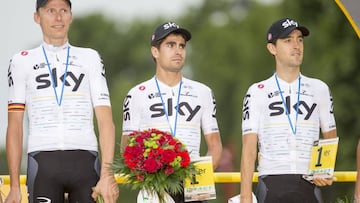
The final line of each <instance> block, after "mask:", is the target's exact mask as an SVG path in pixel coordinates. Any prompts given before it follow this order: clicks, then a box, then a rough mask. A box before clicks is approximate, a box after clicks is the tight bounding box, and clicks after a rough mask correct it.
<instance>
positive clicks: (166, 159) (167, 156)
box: [160, 149, 177, 164]
mask: <svg viewBox="0 0 360 203" xmlns="http://www.w3.org/2000/svg"><path fill="white" fill-rule="evenodd" d="M176 156H177V154H176V152H174V150H171V149H165V150H164V153H162V155H161V159H160V160H161V163H166V164H168V163H171V162H172V161H174V159H175V158H176Z"/></svg>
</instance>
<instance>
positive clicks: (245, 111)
mask: <svg viewBox="0 0 360 203" xmlns="http://www.w3.org/2000/svg"><path fill="white" fill-rule="evenodd" d="M250 97H251V96H250V94H247V95H245V98H244V105H243V120H247V119H249V118H250V112H249V103H250Z"/></svg>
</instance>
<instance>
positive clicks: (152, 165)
mask: <svg viewBox="0 0 360 203" xmlns="http://www.w3.org/2000/svg"><path fill="white" fill-rule="evenodd" d="M159 168H161V164H160V163H159V162H157V161H156V160H155V159H147V160H145V162H144V169H145V170H146V172H148V173H155V172H156V171H157V170H158V169H159Z"/></svg>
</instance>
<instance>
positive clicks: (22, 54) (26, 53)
mask: <svg viewBox="0 0 360 203" xmlns="http://www.w3.org/2000/svg"><path fill="white" fill-rule="evenodd" d="M20 54H21V56H27V55H28V54H29V52H27V51H22V52H21V53H20Z"/></svg>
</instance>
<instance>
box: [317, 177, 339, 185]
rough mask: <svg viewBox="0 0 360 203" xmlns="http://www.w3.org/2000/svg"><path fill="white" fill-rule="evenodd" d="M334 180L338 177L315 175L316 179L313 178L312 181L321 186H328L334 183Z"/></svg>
mask: <svg viewBox="0 0 360 203" xmlns="http://www.w3.org/2000/svg"><path fill="white" fill-rule="evenodd" d="M334 180H336V177H331V178H318V177H314V179H313V180H312V182H313V183H314V184H315V185H316V186H319V187H323V186H328V185H332V183H333V182H334Z"/></svg>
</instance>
